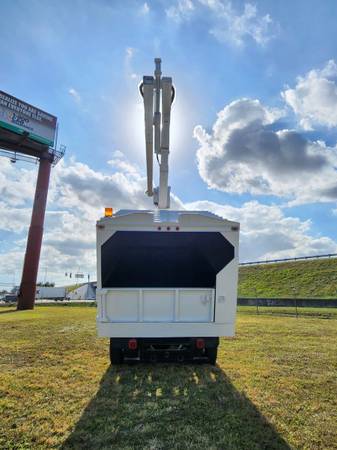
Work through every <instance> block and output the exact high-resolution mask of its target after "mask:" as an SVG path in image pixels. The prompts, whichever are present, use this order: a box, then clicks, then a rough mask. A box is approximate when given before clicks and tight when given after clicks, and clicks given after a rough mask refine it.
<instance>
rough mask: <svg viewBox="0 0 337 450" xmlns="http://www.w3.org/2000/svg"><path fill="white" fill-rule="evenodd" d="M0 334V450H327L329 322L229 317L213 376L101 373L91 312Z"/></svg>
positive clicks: (202, 369)
mask: <svg viewBox="0 0 337 450" xmlns="http://www.w3.org/2000/svg"><path fill="white" fill-rule="evenodd" d="M0 328H1V338H2V339H1V342H0V363H1V365H0V448H1V449H32V448H33V449H49V448H62V449H104V448H105V449H111V448H114V449H244V450H247V449H249V450H250V449H259V450H260V449H287V448H305V449H333V448H337V446H336V442H337V433H336V427H335V424H336V420H337V416H336V411H337V405H336V394H337V387H336V373H337V321H336V320H322V319H319V318H310V317H303V318H298V319H296V318H293V317H274V316H264V315H261V316H253V315H250V314H240V313H239V315H238V326H237V335H236V338H235V339H222V340H221V345H220V348H219V358H218V362H219V364H218V366H217V367H211V366H209V365H204V366H196V365H194V366H192V365H179V366H178V365H143V364H141V365H136V366H119V367H110V366H109V362H108V357H107V354H108V352H107V347H108V346H107V340H106V339H98V338H97V337H96V330H95V309H94V308H86V307H77V308H71V307H67V308H53V307H37V308H36V309H35V310H34V311H20V312H17V313H13V314H2V315H0Z"/></svg>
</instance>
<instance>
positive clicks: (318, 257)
mask: <svg viewBox="0 0 337 450" xmlns="http://www.w3.org/2000/svg"><path fill="white" fill-rule="evenodd" d="M335 257H337V253H328V254H326V255H312V256H297V257H296V258H283V259H266V260H265V261H249V262H241V263H239V266H253V265H257V264H271V263H278V262H286V261H300V260H305V259H320V258H335Z"/></svg>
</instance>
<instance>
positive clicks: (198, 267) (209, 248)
mask: <svg viewBox="0 0 337 450" xmlns="http://www.w3.org/2000/svg"><path fill="white" fill-rule="evenodd" d="M238 241H239V224H238V223H237V222H232V221H229V220H225V219H222V218H221V217H218V216H216V215H215V214H212V213H209V212H203V211H171V210H160V209H157V210H155V211H150V210H149V211H130V210H121V211H119V212H117V213H115V214H112V215H111V216H110V217H104V218H102V219H101V220H99V221H98V222H97V305H98V313H97V328H98V334H99V336H101V337H108V338H110V358H111V362H112V363H113V364H115V363H121V362H122V361H132V360H144V361H157V360H164V361H173V360H174V361H179V362H183V361H197V360H198V361H207V362H210V363H211V364H215V361H216V355H217V347H218V343H219V337H220V336H233V335H234V327H235V316H236V303H237V278H238Z"/></svg>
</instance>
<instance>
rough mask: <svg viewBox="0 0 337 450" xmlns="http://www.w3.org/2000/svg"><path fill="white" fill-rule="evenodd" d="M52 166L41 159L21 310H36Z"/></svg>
mask: <svg viewBox="0 0 337 450" xmlns="http://www.w3.org/2000/svg"><path fill="white" fill-rule="evenodd" d="M51 164H52V161H51V157H46V158H41V159H40V163H39V172H38V176H37V183H36V188H35V197H34V204H33V211H32V218H31V223H30V228H29V233H28V240H27V247H26V254H25V260H24V264H23V271H22V279H21V285H20V291H19V295H18V306H17V309H19V310H23V309H33V308H34V303H35V293H36V280H37V274H38V269H39V260H40V252H41V244H42V236H43V224H44V217H45V212H46V204H47V196H48V187H49V178H50V169H51Z"/></svg>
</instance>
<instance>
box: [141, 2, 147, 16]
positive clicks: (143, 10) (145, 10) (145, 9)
mask: <svg viewBox="0 0 337 450" xmlns="http://www.w3.org/2000/svg"><path fill="white" fill-rule="evenodd" d="M139 12H140V14H142V15H146V14H148V13H149V12H150V7H149V5H148V3H147V2H145V3H143V5H142V6H141V7H140V10H139Z"/></svg>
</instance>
